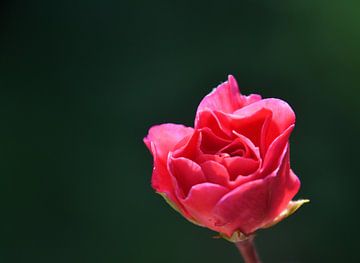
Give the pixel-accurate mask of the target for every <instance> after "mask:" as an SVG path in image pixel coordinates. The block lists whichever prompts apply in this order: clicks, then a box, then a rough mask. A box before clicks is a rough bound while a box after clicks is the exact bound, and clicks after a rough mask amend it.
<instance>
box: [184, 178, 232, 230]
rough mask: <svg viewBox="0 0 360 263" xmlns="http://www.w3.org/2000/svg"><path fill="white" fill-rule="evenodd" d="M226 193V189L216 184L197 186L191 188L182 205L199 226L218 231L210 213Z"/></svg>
mask: <svg viewBox="0 0 360 263" xmlns="http://www.w3.org/2000/svg"><path fill="white" fill-rule="evenodd" d="M228 191H229V190H228V189H227V188H225V187H223V186H220V185H217V184H212V183H203V184H198V185H195V186H194V187H192V188H191V190H190V192H189V195H188V197H187V198H186V199H185V200H183V201H182V204H183V205H184V207H185V208H186V209H187V210H188V211H189V213H190V214H191V216H192V217H194V218H195V219H196V221H197V222H199V223H200V224H201V225H203V226H206V227H208V228H210V229H213V230H215V231H219V228H218V227H216V225H215V219H214V215H213V212H212V211H213V208H214V206H215V205H216V203H217V202H218V201H219V200H220V198H221V197H223V196H224V195H225V194H226V193H227V192H228Z"/></svg>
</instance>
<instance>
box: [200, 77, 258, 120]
mask: <svg viewBox="0 0 360 263" xmlns="http://www.w3.org/2000/svg"><path fill="white" fill-rule="evenodd" d="M258 100H261V96H260V95H250V96H243V95H241V94H240V91H239V87H238V84H237V82H236V80H235V78H234V77H233V76H232V75H229V76H228V81H226V82H224V83H222V84H220V85H219V86H218V87H217V88H215V89H214V90H213V91H212V92H211V93H210V94H208V95H207V96H205V98H204V99H203V100H202V101H201V102H200V104H199V107H198V109H197V114H196V115H198V113H200V112H201V111H203V110H213V111H219V112H223V113H233V112H234V111H236V110H237V109H240V108H241V107H244V106H245V105H248V104H251V103H253V102H255V101H258ZM195 126H197V125H196V124H195Z"/></svg>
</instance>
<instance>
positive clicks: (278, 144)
mask: <svg viewBox="0 0 360 263" xmlns="http://www.w3.org/2000/svg"><path fill="white" fill-rule="evenodd" d="M294 127H295V125H291V126H289V127H288V128H287V129H286V130H285V131H284V132H283V133H282V134H280V135H279V137H277V138H276V139H275V140H274V141H273V142H272V143H271V145H270V146H269V149H268V151H267V152H266V154H265V156H264V162H263V167H262V173H270V172H272V171H273V170H274V169H275V168H276V167H279V165H280V160H281V159H280V157H281V156H282V154H281V153H283V152H284V151H285V150H286V146H287V145H288V141H289V137H290V135H291V132H292V131H293V129H294Z"/></svg>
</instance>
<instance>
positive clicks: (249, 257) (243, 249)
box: [235, 236, 261, 263]
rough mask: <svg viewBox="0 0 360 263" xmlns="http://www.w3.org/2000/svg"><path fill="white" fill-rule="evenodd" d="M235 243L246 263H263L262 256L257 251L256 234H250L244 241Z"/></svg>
mask: <svg viewBox="0 0 360 263" xmlns="http://www.w3.org/2000/svg"><path fill="white" fill-rule="evenodd" d="M235 245H236V247H237V248H238V250H239V251H240V254H241V255H242V257H243V258H244V261H245V263H261V261H260V258H259V256H258V255H257V253H256V248H255V245H254V236H250V237H249V238H247V239H245V240H243V241H239V242H236V243H235Z"/></svg>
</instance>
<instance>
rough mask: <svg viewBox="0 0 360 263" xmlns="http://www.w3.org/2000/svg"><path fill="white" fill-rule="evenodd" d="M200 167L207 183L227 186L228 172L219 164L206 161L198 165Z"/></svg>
mask: <svg viewBox="0 0 360 263" xmlns="http://www.w3.org/2000/svg"><path fill="white" fill-rule="evenodd" d="M200 166H201V168H202V170H203V172H204V174H205V176H206V179H207V181H208V182H210V183H215V184H220V185H223V186H228V184H229V174H228V171H227V170H226V168H225V167H224V166H222V165H221V164H220V163H218V162H214V161H206V162H204V163H202V164H200Z"/></svg>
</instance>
